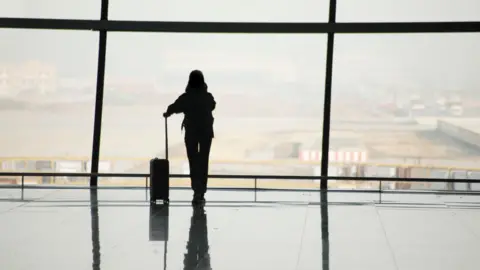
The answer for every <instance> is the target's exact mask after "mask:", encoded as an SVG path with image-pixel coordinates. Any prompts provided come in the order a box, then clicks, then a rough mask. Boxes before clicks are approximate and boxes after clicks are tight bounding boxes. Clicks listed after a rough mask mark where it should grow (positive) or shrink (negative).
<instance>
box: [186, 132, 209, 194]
mask: <svg viewBox="0 0 480 270" xmlns="http://www.w3.org/2000/svg"><path fill="white" fill-rule="evenodd" d="M185 146H186V148H187V157H188V164H189V167H190V179H191V181H192V189H193V191H194V193H195V194H205V193H206V192H207V181H208V161H209V158H210V148H211V146H212V136H211V135H208V134H198V133H194V132H188V131H187V132H186V133H185Z"/></svg>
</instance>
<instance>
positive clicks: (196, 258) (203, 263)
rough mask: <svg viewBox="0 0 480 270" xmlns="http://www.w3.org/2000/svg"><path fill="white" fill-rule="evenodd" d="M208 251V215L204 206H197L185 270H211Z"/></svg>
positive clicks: (194, 210) (184, 262)
mask: <svg viewBox="0 0 480 270" xmlns="http://www.w3.org/2000/svg"><path fill="white" fill-rule="evenodd" d="M208 249H209V246H208V230H207V215H206V213H205V209H204V207H203V206H195V207H193V214H192V218H191V219H190V232H189V236H188V242H187V254H185V259H184V260H183V269H184V270H194V269H195V270H211V269H212V267H211V265H210V254H209V253H208Z"/></svg>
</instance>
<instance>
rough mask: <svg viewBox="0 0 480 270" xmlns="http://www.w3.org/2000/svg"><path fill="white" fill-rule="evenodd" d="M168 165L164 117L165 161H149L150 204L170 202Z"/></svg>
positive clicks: (166, 128)
mask: <svg viewBox="0 0 480 270" xmlns="http://www.w3.org/2000/svg"><path fill="white" fill-rule="evenodd" d="M169 195H170V163H169V161H168V126H167V118H166V117H165V159H159V158H154V159H152V160H150V203H151V204H156V203H157V201H160V200H161V201H163V203H164V204H168V203H169V202H170V199H169Z"/></svg>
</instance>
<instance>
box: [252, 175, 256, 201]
mask: <svg viewBox="0 0 480 270" xmlns="http://www.w3.org/2000/svg"><path fill="white" fill-rule="evenodd" d="M253 192H254V194H255V202H257V178H256V177H255V189H254V190H253Z"/></svg>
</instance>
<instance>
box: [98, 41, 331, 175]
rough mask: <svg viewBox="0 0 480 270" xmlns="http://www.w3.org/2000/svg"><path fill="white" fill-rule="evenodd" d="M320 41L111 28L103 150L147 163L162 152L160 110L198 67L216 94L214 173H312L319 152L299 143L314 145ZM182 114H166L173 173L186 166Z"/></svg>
mask: <svg viewBox="0 0 480 270" xmlns="http://www.w3.org/2000/svg"><path fill="white" fill-rule="evenodd" d="M325 47H326V37H325V36H324V35H246V34H245V35H214V34H211V35H199V34H151V33H146V34H137V33H135V34H132V33H112V34H110V35H109V41H108V48H107V71H106V76H107V77H106V88H105V100H104V115H103V130H102V144H101V151H100V153H101V155H102V160H113V161H115V163H114V165H113V168H114V170H116V172H119V173H120V172H143V173H147V172H148V171H149V169H148V160H149V159H150V158H152V157H154V156H158V157H164V156H165V154H164V145H165V142H164V138H165V137H164V136H165V135H164V131H165V130H164V119H163V117H162V113H163V112H164V111H165V110H166V107H167V106H168V105H169V104H170V103H171V102H173V101H174V100H175V99H176V98H177V96H179V95H180V94H182V93H183V92H184V90H185V85H186V83H187V79H188V76H189V72H190V71H191V70H192V69H201V70H203V72H204V74H205V78H206V81H207V83H208V85H209V91H210V92H211V93H212V94H213V95H214V96H215V99H216V102H217V107H216V109H215V111H214V117H215V124H214V128H215V138H214V140H213V146H212V150H211V155H210V159H211V164H210V173H211V174H273V175H285V174H286V175H309V176H311V175H313V174H314V172H315V170H314V167H315V165H318V164H319V161H318V160H316V161H314V160H310V161H308V160H302V157H301V155H300V153H301V152H302V151H303V150H312V151H314V152H319V151H321V148H320V146H321V144H320V143H319V142H320V139H321V131H322V112H323V95H324V80H325V79H324V74H325V71H324V69H325V68H324V67H325V51H326V48H325ZM182 119H183V116H182V115H173V116H172V117H171V118H169V122H168V125H169V129H168V132H169V134H168V135H169V149H170V152H169V154H170V160H171V164H170V166H171V173H189V168H188V165H187V164H188V163H187V158H186V151H185V146H184V143H183V136H184V133H182V130H181V122H182ZM117 164H119V165H118V166H117ZM117 170H118V171H117Z"/></svg>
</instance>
